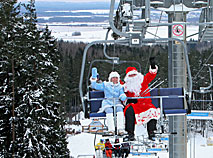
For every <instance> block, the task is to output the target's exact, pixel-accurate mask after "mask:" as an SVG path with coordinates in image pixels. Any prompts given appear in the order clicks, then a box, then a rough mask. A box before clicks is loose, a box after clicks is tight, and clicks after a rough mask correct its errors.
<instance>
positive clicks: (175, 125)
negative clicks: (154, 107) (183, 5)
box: [168, 11, 189, 158]
mask: <svg viewBox="0 0 213 158" xmlns="http://www.w3.org/2000/svg"><path fill="white" fill-rule="evenodd" d="M169 14H170V18H169V20H171V21H175V22H176V21H177V22H185V19H186V13H183V12H178V11H176V12H171V13H169ZM171 21H170V22H171ZM171 29H172V28H171ZM177 29H178V28H177ZM170 31H171V30H169V35H171V33H172V34H173V32H170ZM173 31H174V30H173ZM182 31H184V33H185V31H186V30H184V29H183V30H182ZM185 34H186V33H185ZM182 40H183V41H185V35H183V37H182ZM182 40H181V41H182ZM183 41H182V42H183ZM169 44H170V46H172V47H171V48H170V49H169V51H170V52H169V62H168V64H169V65H168V69H170V70H169V77H168V78H169V79H170V81H169V86H171V87H184V88H187V85H186V76H187V75H186V66H185V65H186V60H187V59H186V60H185V58H186V56H185V57H184V53H183V52H184V47H183V46H182V45H181V44H180V43H178V42H172V43H169ZM187 57H188V56H187ZM187 65H188V66H189V63H187ZM169 131H170V132H177V134H176V135H170V136H169V158H187V122H186V116H185V115H179V116H169Z"/></svg>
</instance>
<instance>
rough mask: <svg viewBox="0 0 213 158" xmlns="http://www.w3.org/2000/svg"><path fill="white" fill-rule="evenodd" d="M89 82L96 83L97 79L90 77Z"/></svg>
mask: <svg viewBox="0 0 213 158" xmlns="http://www.w3.org/2000/svg"><path fill="white" fill-rule="evenodd" d="M89 80H90V82H96V81H97V78H92V76H91V77H90V79H89Z"/></svg>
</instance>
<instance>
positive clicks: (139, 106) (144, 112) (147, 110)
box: [124, 72, 160, 125]
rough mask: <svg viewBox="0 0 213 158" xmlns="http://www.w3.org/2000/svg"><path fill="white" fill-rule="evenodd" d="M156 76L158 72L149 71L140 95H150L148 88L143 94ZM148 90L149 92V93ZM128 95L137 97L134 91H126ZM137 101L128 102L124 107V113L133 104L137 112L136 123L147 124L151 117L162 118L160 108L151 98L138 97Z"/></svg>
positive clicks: (142, 84)
mask: <svg viewBox="0 0 213 158" xmlns="http://www.w3.org/2000/svg"><path fill="white" fill-rule="evenodd" d="M155 77H156V73H151V72H148V73H147V74H146V75H145V76H144V79H143V81H142V83H141V91H140V96H141V97H147V96H150V93H149V92H148V90H147V91H146V92H145V93H146V94H143V92H144V91H145V90H146V89H147V88H148V86H149V83H150V82H151V81H152V80H153V79H154V78H155ZM147 92H148V93H147ZM126 96H127V97H137V96H136V95H135V93H134V92H129V91H127V92H126ZM137 101H138V102H137V103H135V104H134V103H130V104H128V105H127V106H126V107H125V109H124V114H125V112H126V109H127V108H128V107H129V106H132V107H133V109H134V112H135V121H136V124H139V125H140V124H145V123H147V122H149V121H150V120H151V119H159V118H160V108H156V107H155V106H154V105H153V104H152V100H151V98H146V99H137Z"/></svg>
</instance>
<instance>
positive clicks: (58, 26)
mask: <svg viewBox="0 0 213 158" xmlns="http://www.w3.org/2000/svg"><path fill="white" fill-rule="evenodd" d="M47 24H48V23H47ZM48 25H49V29H50V30H52V35H53V36H54V37H55V38H57V39H58V40H61V39H63V40H64V41H72V42H74V41H75V42H85V43H89V42H93V41H97V40H104V39H105V36H106V33H107V30H106V29H104V28H105V27H106V26H108V23H107V22H106V23H103V22H102V23H98V22H97V23H95V22H93V23H91V22H85V23H70V24H68V23H51V24H48ZM78 25H81V26H78ZM83 25H87V26H83ZM40 27H45V26H40ZM186 29H187V34H186V36H189V35H191V34H195V33H197V32H198V29H199V27H198V26H193V25H189V26H187V27H186ZM76 31H78V32H81V35H80V36H72V33H73V32H76ZM147 31H148V32H151V33H153V34H156V35H157V36H159V37H161V38H167V37H168V27H167V26H161V27H158V28H157V27H149V28H148V29H147ZM148 32H147V33H146V38H155V37H154V36H153V35H151V34H149V33H148ZM111 33H112V32H110V33H109V37H108V39H109V40H113V38H112V37H111ZM190 38H192V39H195V40H198V35H195V36H192V37H190ZM188 40H189V39H188Z"/></svg>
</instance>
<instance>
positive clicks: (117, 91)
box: [91, 81, 126, 112]
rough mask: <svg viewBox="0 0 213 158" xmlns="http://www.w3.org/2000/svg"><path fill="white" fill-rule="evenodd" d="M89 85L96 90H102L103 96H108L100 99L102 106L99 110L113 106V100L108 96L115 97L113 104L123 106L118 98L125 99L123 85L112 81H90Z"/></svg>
mask: <svg viewBox="0 0 213 158" xmlns="http://www.w3.org/2000/svg"><path fill="white" fill-rule="evenodd" d="M91 86H92V88H94V89H96V90H101V91H104V95H105V98H109V99H105V100H103V101H102V107H101V109H100V112H103V111H105V109H106V108H108V107H113V105H114V104H113V102H114V101H113V99H110V98H116V99H115V105H116V106H118V107H119V106H120V107H122V108H123V105H122V104H121V101H120V100H122V101H125V100H126V95H125V94H124V90H123V87H122V86H121V84H120V83H118V84H113V83H112V82H106V81H105V82H103V83H97V82H96V81H92V82H91ZM119 99H120V100H119Z"/></svg>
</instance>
